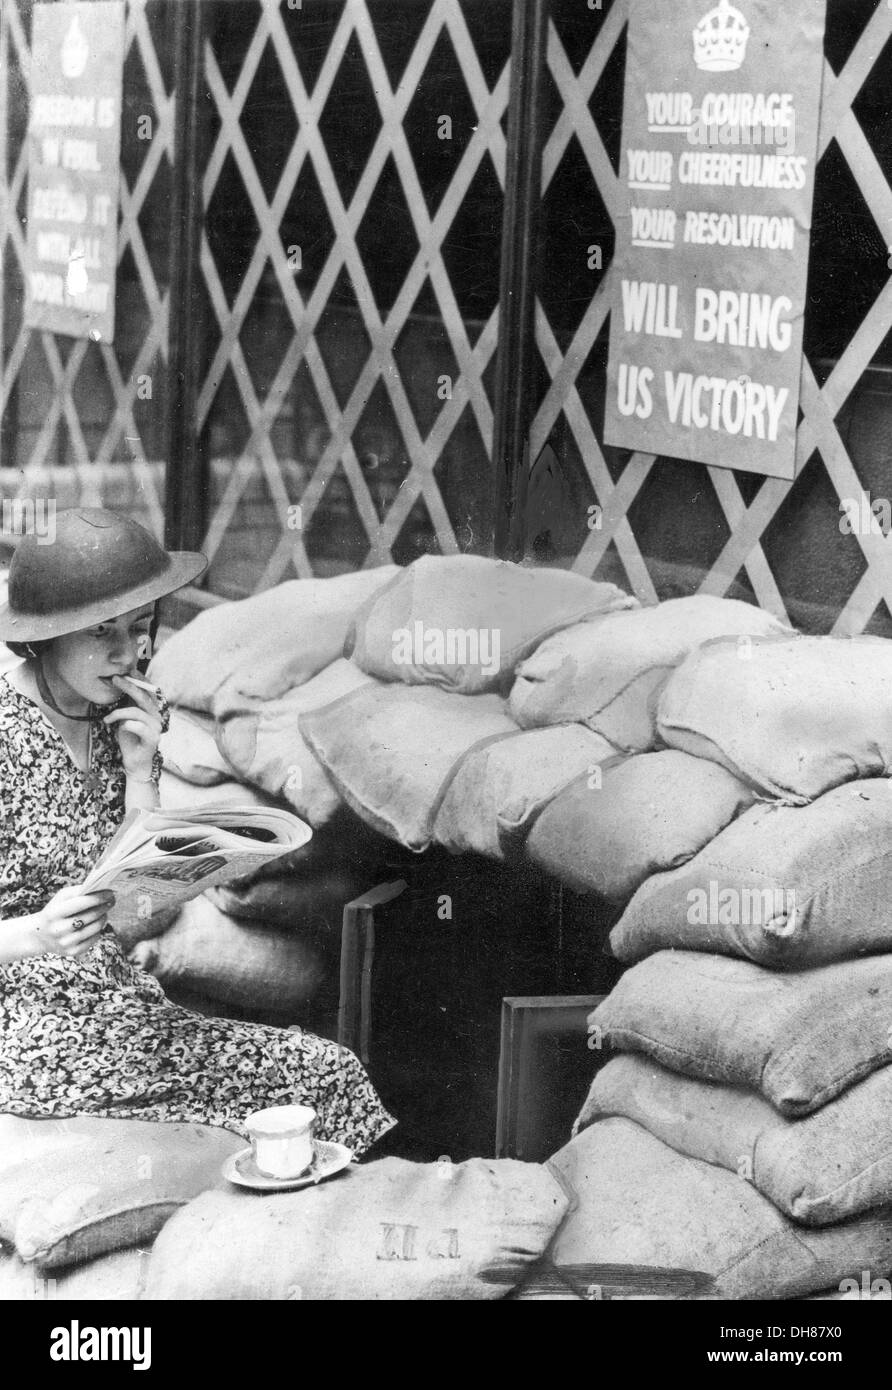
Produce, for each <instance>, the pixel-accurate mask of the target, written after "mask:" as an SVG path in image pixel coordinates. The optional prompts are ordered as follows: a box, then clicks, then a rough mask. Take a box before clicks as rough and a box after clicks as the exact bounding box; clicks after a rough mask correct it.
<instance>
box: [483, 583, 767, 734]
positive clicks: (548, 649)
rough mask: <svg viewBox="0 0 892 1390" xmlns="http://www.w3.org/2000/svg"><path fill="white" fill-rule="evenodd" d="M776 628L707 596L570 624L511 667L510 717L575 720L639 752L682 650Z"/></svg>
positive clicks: (530, 723) (734, 603) (535, 721)
mask: <svg viewBox="0 0 892 1390" xmlns="http://www.w3.org/2000/svg"><path fill="white" fill-rule="evenodd" d="M782 632H789V628H788V627H786V626H785V625H784V624H783V623H781V622H780V621H779V620H778V619H777V618H775V617H773V616H772V615H771V614H770V613H766V612H764V611H763V610H762V609H761V608H756V607H755V606H754V605H753V604H751V603H741V602H740V601H739V600H737V599H727V598H714V597H712V596H711V595H709V594H693V595H691V596H690V597H689V598H673V599H667V601H666V602H665V603H660V604H657V605H656V606H652V607H647V608H638V609H635V610H634V611H632V612H620V613H611V614H608V615H607V616H606V617H603V618H599V619H597V620H596V621H593V622H586V623H577V624H576V625H575V626H573V627H568V628H565V629H564V630H563V631H562V632H558V633H556V634H555V635H554V636H553V637H549V638H547V639H546V640H545V641H544V642H542V643H541V645H540V646H539V647H538V648H537V649H536V651H534V652H533V654H532V656H529V657H527V658H526V660H524V661H523V662H521V664H520V665H519V666H518V668H517V678H516V680H515V682H514V686H513V687H512V690H511V701H510V707H511V714H512V716H513V718H514V719H516V720H517V722H518V724H520V725H521V727H522V728H525V729H526V728H534V727H537V726H539V725H543V724H566V723H569V722H572V721H577V722H579V723H582V724H587V725H588V727H589V728H590V729H594V730H596V732H597V733H599V734H603V735H604V737H605V738H607V739H609V740H610V741H611V743H615V744H616V745H617V747H619V748H622V749H625V750H627V751H630V752H640V753H643V752H646V751H647V750H648V749H649V748H652V747H653V745H654V739H655V734H656V729H655V721H656V708H657V700H658V698H659V694H660V691H661V690H662V688H663V685H664V684H665V682H666V680H667V678H668V676H669V674H670V673H671V672H672V670H674V668H675V667H676V666H677V665H678V664H679V662H681V661H683V660H684V658H685V657H686V656H687V655H688V653H689V652H691V651H693V649H694V648H695V647H698V646H699V645H700V644H701V643H702V642H706V641H708V640H709V639H710V638H713V637H719V636H721V635H723V634H729V635H734V636H737V635H747V636H756V635H764V634H767V633H782Z"/></svg>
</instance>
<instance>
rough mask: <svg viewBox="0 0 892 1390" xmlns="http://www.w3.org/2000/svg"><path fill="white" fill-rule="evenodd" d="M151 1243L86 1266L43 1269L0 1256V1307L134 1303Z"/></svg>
mask: <svg viewBox="0 0 892 1390" xmlns="http://www.w3.org/2000/svg"><path fill="white" fill-rule="evenodd" d="M150 1248H151V1241H150V1240H148V1239H147V1240H146V1243H145V1248H143V1249H139V1250H116V1251H114V1253H113V1254H111V1255H101V1256H100V1257H99V1259H97V1260H90V1262H89V1264H84V1265H76V1266H74V1267H72V1268H70V1269H64V1270H63V1269H60V1270H56V1269H44V1268H43V1267H42V1266H40V1265H35V1264H26V1263H25V1261H24V1260H23V1259H21V1258H20V1256H18V1255H0V1303H8V1302H16V1303H25V1302H38V1303H42V1302H44V1301H45V1300H47V1299H50V1300H52V1301H53V1302H57V1301H60V1300H64V1301H65V1303H84V1302H90V1303H106V1302H127V1303H132V1302H136V1301H137V1300H138V1299H140V1298H142V1296H143V1293H144V1291H145V1279H146V1274H147V1273H148V1268H149V1249H150Z"/></svg>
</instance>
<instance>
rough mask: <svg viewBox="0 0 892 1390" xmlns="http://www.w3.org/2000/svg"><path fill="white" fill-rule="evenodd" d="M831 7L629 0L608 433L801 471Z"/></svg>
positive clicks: (644, 446)
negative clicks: (806, 320) (808, 302)
mask: <svg viewBox="0 0 892 1390" xmlns="http://www.w3.org/2000/svg"><path fill="white" fill-rule="evenodd" d="M825 12H826V0H784V3H783V4H778V3H777V2H776V0H740V3H739V4H731V3H730V0H719V3H718V4H717V5H715V6H713V7H712V8H710V7H709V3H708V0H660V3H656V4H655V3H654V0H631V5H630V16H629V38H628V56H627V60H626V76H625V103H624V115H623V138H622V150H621V165H620V177H619V180H618V200H619V205H618V216H617V244H616V254H615V258H614V265H613V286H612V289H613V293H612V299H611V329H610V356H609V367H608V389H607V409H606V418H605V429H604V437H605V440H606V441H607V443H608V444H614V445H619V446H621V447H624V448H631V449H638V450H643V451H646V452H648V453H654V454H663V455H669V456H671V457H676V458H687V459H694V460H697V461H698V462H700V463H709V464H717V465H719V466H721V467H725V468H736V469H741V470H745V471H747V472H754V473H764V474H768V475H771V476H774V477H781V478H792V477H793V476H794V473H795V463H796V425H797V418H798V406H799V382H800V373H801V364H802V330H803V316H804V309H805V295H806V285H807V278H808V255H809V240H810V237H809V233H810V230H811V216H812V199H813V194H814V181H815V162H816V157H817V144H818V121H819V115H820V100H821V78H822V71H823V61H824V59H823V38H824V23H825Z"/></svg>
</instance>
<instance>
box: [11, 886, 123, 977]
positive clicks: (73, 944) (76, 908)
mask: <svg viewBox="0 0 892 1390" xmlns="http://www.w3.org/2000/svg"><path fill="white" fill-rule="evenodd" d="M114 901H115V895H114V893H111V892H109V891H108V889H101V890H100V891H99V892H97V893H85V892H84V890H83V888H81V887H80V886H79V885H75V884H71V885H69V886H68V887H66V888H60V889H59V891H58V893H56V894H55V895H54V896H53V897H52V898H50V900H49V902H48V903H47V904H46V905H45V906H44V907H42V908H41V909H40V911H39V912H32V913H28V914H27V915H25V916H23V917H7V918H6V919H5V920H3V921H0V965H8V964H9V963H10V962H11V961H16V960H25V959H27V957H29V956H42V955H45V954H47V953H51V954H52V955H56V956H79V955H82V954H83V952H84V951H88V950H89V949H90V947H91V946H92V945H93V942H94V940H95V938H96V937H97V936H98V935H99V933H100V932H101V931H102V928H103V927H104V926H105V923H106V921H107V920H108V914H109V912H110V911H111V908H112V904H113V903H114Z"/></svg>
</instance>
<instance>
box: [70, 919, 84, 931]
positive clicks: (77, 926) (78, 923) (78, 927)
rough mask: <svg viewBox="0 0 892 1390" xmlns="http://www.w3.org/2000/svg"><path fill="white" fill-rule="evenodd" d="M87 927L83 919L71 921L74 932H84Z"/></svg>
mask: <svg viewBox="0 0 892 1390" xmlns="http://www.w3.org/2000/svg"><path fill="white" fill-rule="evenodd" d="M86 925H87V924H86V922H85V921H84V919H83V917H73V918H72V920H71V930H72V931H83V930H84V927H85V926H86Z"/></svg>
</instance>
